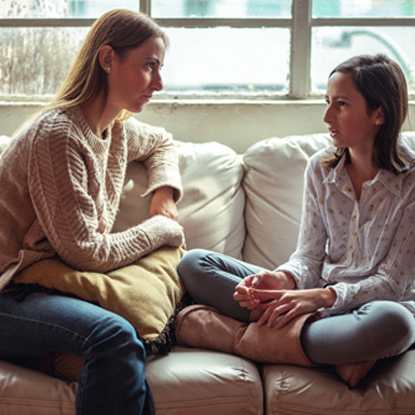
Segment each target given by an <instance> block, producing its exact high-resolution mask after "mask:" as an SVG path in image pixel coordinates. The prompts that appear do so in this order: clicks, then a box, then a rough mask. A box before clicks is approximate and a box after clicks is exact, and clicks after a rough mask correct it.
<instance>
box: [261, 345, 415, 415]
mask: <svg viewBox="0 0 415 415" xmlns="http://www.w3.org/2000/svg"><path fill="white" fill-rule="evenodd" d="M414 373H415V349H411V350H409V351H407V352H406V353H404V354H403V355H400V356H396V357H393V358H390V359H383V360H380V361H378V362H377V363H376V364H375V366H374V367H373V368H372V370H371V372H370V373H369V375H368V376H367V378H365V379H364V380H363V381H362V383H361V384H360V386H359V387H358V388H355V389H349V387H348V386H347V385H346V384H345V383H343V382H342V381H341V380H340V379H339V378H338V376H337V375H336V373H335V372H334V370H333V369H332V368H324V367H321V368H313V369H309V368H304V367H297V366H289V365H264V366H263V367H262V378H263V382H264V385H263V386H264V390H265V396H266V403H265V408H266V413H267V415H304V414H319V415H346V414H350V415H352V414H353V415H363V414H369V413H370V414H376V415H409V414H415V396H414V391H415V377H414Z"/></svg>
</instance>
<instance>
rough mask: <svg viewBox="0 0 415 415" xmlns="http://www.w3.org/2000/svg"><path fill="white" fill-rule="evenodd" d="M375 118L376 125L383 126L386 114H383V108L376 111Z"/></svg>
mask: <svg viewBox="0 0 415 415" xmlns="http://www.w3.org/2000/svg"><path fill="white" fill-rule="evenodd" d="M374 116H375V125H382V124H384V123H385V113H384V112H383V108H382V107H379V108H378V109H376V110H375V111H374Z"/></svg>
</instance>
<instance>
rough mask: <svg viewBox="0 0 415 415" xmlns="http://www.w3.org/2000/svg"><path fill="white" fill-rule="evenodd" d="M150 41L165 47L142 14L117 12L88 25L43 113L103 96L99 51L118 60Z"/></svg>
mask: <svg viewBox="0 0 415 415" xmlns="http://www.w3.org/2000/svg"><path fill="white" fill-rule="evenodd" d="M151 37H160V38H161V39H162V40H163V42H164V44H165V45H166V47H167V46H168V38H167V36H166V34H165V33H164V31H163V30H162V29H161V28H160V26H159V25H158V24H157V23H156V22H155V21H154V20H152V19H151V18H150V17H148V16H147V15H145V14H143V13H139V12H134V11H132V10H126V9H117V10H112V11H109V12H107V13H105V14H104V15H102V16H101V17H100V18H99V19H98V20H96V22H95V23H94V24H93V25H92V27H91V29H90V31H89V33H88V35H87V37H86V39H85V41H84V43H83V44H82V46H81V49H80V51H79V52H78V55H77V57H76V59H75V62H74V64H73V65H72V68H71V70H70V71H69V74H68V76H67V77H66V79H65V81H64V82H63V84H62V86H61V88H60V90H59V91H58V92H57V94H56V96H55V98H54V99H53V100H52V102H51V103H50V104H49V105H47V106H46V108H45V109H44V110H45V111H47V110H50V109H55V108H70V107H74V106H77V105H81V104H84V103H86V102H89V101H91V100H93V99H94V98H95V97H96V96H97V95H98V94H99V93H102V92H104V96H106V95H107V77H106V74H105V72H104V70H103V69H102V67H101V65H100V62H99V53H100V50H101V48H102V47H103V46H105V45H109V46H111V47H112V48H113V49H114V51H115V52H116V53H117V54H118V56H119V57H120V58H121V59H122V58H123V56H125V54H126V52H127V51H129V50H130V49H134V48H137V47H139V46H140V45H141V44H143V43H144V42H145V41H146V40H147V39H149V38H151ZM129 115H131V114H130V113H128V112H127V111H123V112H122V113H121V114H120V116H119V117H118V119H125V118H128V116H129Z"/></svg>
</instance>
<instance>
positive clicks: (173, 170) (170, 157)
mask: <svg viewBox="0 0 415 415" xmlns="http://www.w3.org/2000/svg"><path fill="white" fill-rule="evenodd" d="M125 125H126V134H127V138H128V161H131V160H139V161H142V162H143V163H144V165H145V166H146V169H147V174H148V188H147V190H146V192H145V193H144V194H143V196H147V195H149V194H151V193H152V192H153V191H154V190H156V189H157V188H160V187H163V186H169V187H172V188H173V189H175V200H176V202H178V201H180V199H181V198H182V195H183V189H182V183H181V176H180V170H179V161H178V154H177V150H176V146H175V144H174V142H173V139H172V136H171V134H170V133H168V132H166V131H165V130H164V129H163V128H159V127H153V126H150V125H147V124H144V123H141V122H139V121H137V120H136V119H134V118H131V119H129V120H128V121H127V122H126V123H125Z"/></svg>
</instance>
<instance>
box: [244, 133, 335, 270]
mask: <svg viewBox="0 0 415 415" xmlns="http://www.w3.org/2000/svg"><path fill="white" fill-rule="evenodd" d="M329 140H330V139H329V136H328V135H327V134H314V135H309V136H291V137H287V138H283V139H281V138H269V139H267V140H263V141H260V142H258V143H256V144H254V145H253V146H251V147H250V148H249V149H248V150H247V151H246V153H245V154H244V157H243V161H244V163H245V166H246V170H247V171H246V175H245V177H244V180H243V186H244V189H245V192H246V197H247V201H246V210H245V220H246V227H247V237H246V242H245V247H244V251H243V256H244V260H245V261H247V262H250V263H254V264H256V265H259V266H262V267H265V268H268V269H274V268H276V267H277V266H278V265H280V264H281V263H283V262H285V261H286V260H287V259H288V258H289V256H290V255H291V254H292V252H293V251H294V250H295V247H296V241H297V235H298V230H299V226H300V219H301V205H302V199H303V185H304V169H305V167H306V164H307V161H308V159H309V158H310V156H311V155H312V154H314V153H315V152H316V151H318V150H320V149H321V148H324V147H326V146H327V145H329V143H330V141H329Z"/></svg>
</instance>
